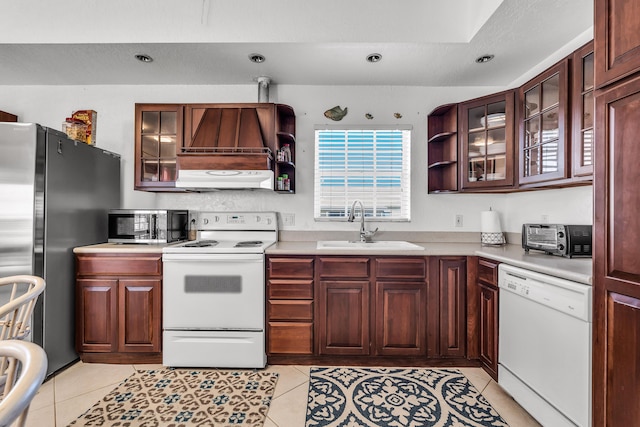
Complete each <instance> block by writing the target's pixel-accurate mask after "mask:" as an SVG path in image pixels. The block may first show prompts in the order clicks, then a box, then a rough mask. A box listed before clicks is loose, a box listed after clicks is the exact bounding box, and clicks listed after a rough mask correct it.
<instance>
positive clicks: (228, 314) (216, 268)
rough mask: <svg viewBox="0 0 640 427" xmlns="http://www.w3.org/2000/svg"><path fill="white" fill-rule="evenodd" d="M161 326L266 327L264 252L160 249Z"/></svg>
mask: <svg viewBox="0 0 640 427" xmlns="http://www.w3.org/2000/svg"><path fill="white" fill-rule="evenodd" d="M162 260H163V269H164V277H163V287H162V289H163V328H164V329H165V330H169V329H170V330H192V331H197V330H204V331H207V330H209V331H210V330H230V331H243V330H244V331H262V330H264V295H265V284H264V255H263V254H194V253H190V254H177V253H171V254H164V255H163V257H162Z"/></svg>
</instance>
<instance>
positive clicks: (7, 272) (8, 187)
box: [0, 123, 44, 277]
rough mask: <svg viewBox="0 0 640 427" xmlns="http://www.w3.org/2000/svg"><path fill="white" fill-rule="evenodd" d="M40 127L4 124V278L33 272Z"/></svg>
mask: <svg viewBox="0 0 640 427" xmlns="http://www.w3.org/2000/svg"><path fill="white" fill-rule="evenodd" d="M37 128H38V125H36V124H32V123H19V124H16V123H0V206H2V209H0V277H6V276H13V275H16V274H32V268H33V252H34V248H33V244H34V226H35V224H34V211H35V206H34V191H35V176H36V173H35V168H36V151H37V144H36V137H37ZM41 148H42V147H41ZM41 152H42V156H44V151H42V150H41Z"/></svg>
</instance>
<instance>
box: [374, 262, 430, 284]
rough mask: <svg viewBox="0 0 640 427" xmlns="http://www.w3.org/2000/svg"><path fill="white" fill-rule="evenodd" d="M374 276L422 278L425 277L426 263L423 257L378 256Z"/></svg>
mask: <svg viewBox="0 0 640 427" xmlns="http://www.w3.org/2000/svg"><path fill="white" fill-rule="evenodd" d="M376 277H380V278H395V279H424V278H425V277H427V263H426V261H425V259H424V258H378V259H376Z"/></svg>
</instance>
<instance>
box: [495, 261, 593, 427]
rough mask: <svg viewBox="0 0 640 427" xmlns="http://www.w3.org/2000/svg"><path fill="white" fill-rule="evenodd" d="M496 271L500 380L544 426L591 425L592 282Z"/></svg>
mask: <svg viewBox="0 0 640 427" xmlns="http://www.w3.org/2000/svg"><path fill="white" fill-rule="evenodd" d="M498 271H499V273H498V283H499V287H500V307H499V315H500V326H499V351H498V354H499V358H498V383H499V384H500V386H502V388H504V389H505V390H506V391H507V392H508V393H509V394H511V396H512V397H513V398H514V399H515V400H516V401H517V402H518V403H519V404H520V405H521V406H522V407H523V408H524V409H526V410H527V411H528V412H529V413H530V414H531V415H532V416H533V417H534V418H536V420H538V422H540V423H541V424H542V425H543V426H549V427H558V426H576V425H577V426H581V427H582V426H585V427H586V426H590V425H591V286H588V285H584V284H582V283H577V282H572V281H568V280H565V279H560V278H557V277H554V276H549V275H546V274H540V273H537V272H533V271H530V270H525V269H522V268H518V267H513V266H510V265H506V264H500V266H499V270H498Z"/></svg>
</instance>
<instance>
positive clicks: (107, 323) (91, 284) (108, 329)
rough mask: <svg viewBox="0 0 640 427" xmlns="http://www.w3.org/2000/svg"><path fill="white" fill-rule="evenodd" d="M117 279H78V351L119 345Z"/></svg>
mask: <svg viewBox="0 0 640 427" xmlns="http://www.w3.org/2000/svg"><path fill="white" fill-rule="evenodd" d="M117 291H118V281H117V280H107V279H105V280H99V279H80V280H77V282H76V351H78V352H79V353H80V352H84V351H92V352H101V353H104V352H112V351H116V349H117V325H118V323H117V318H118V314H117V305H118V304H117Z"/></svg>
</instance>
